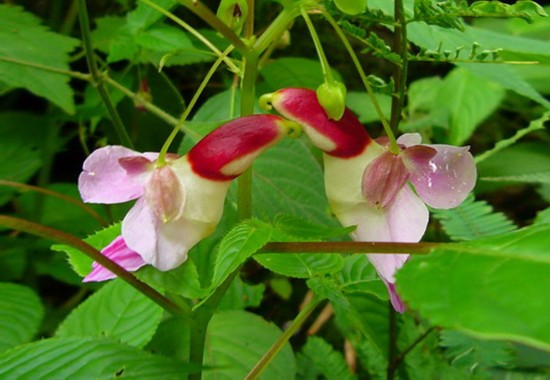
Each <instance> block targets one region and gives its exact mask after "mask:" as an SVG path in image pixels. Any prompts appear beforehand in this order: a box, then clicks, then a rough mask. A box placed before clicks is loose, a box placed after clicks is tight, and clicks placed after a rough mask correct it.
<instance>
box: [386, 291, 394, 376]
mask: <svg viewBox="0 0 550 380" xmlns="http://www.w3.org/2000/svg"><path fill="white" fill-rule="evenodd" d="M388 307H389V313H388V315H389V320H388V323H389V332H388V334H389V339H388V368H387V375H386V379H387V380H393V379H394V376H395V370H396V369H397V367H395V366H394V363H395V358H396V357H397V312H396V311H395V309H394V308H393V306H392V304H391V303H390V302H388Z"/></svg>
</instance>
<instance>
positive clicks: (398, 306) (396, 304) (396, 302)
mask: <svg viewBox="0 0 550 380" xmlns="http://www.w3.org/2000/svg"><path fill="white" fill-rule="evenodd" d="M384 284H385V285H386V288H387V289H388V294H389V295H390V302H391V304H392V306H393V308H394V309H395V311H397V312H398V313H403V312H405V304H404V303H403V301H402V300H401V297H399V294H397V290H396V289H395V285H394V284H392V283H389V282H387V281H384Z"/></svg>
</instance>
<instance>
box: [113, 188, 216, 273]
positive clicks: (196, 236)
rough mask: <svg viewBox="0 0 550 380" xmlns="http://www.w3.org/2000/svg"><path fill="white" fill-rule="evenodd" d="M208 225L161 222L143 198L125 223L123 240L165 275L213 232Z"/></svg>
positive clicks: (183, 219) (186, 222)
mask: <svg viewBox="0 0 550 380" xmlns="http://www.w3.org/2000/svg"><path fill="white" fill-rule="evenodd" d="M213 228H214V227H213V226H212V225H211V224H208V223H202V222H197V221H188V220H187V219H185V218H180V219H177V220H174V221H171V222H168V223H162V222H160V221H159V220H158V219H157V218H156V216H155V215H154V213H153V211H152V209H151V208H150V207H149V206H148V204H147V202H146V201H145V199H144V198H140V199H139V200H138V201H137V202H136V204H135V205H134V207H132V209H131V210H130V211H129V212H128V214H127V215H126V217H125V218H124V221H123V222H122V236H124V239H125V241H126V244H127V245H128V247H130V248H131V249H133V250H134V251H136V252H137V253H138V254H139V255H140V256H141V257H142V258H143V260H144V261H145V262H146V263H147V264H151V265H153V266H154V267H155V268H157V269H160V270H163V271H166V270H170V269H174V268H176V267H178V266H179V265H181V264H182V263H183V262H184V261H185V260H186V259H187V252H188V251H189V249H191V248H192V247H193V246H194V245H195V244H197V243H198V242H199V241H200V240H201V239H202V238H204V237H205V236H207V235H209V234H210V233H211V232H212V231H213Z"/></svg>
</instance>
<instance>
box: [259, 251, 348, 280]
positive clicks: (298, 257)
mask: <svg viewBox="0 0 550 380" xmlns="http://www.w3.org/2000/svg"><path fill="white" fill-rule="evenodd" d="M254 260H256V261H257V262H258V263H259V264H260V265H261V266H263V267H264V268H267V269H269V270H270V271H272V272H275V273H278V274H282V275H284V276H288V277H296V278H310V277H312V276H315V275H319V274H325V273H334V272H337V271H338V270H340V268H342V258H341V257H340V256H339V255H333V254H329V253H326V254H307V253H300V254H297V253H262V254H260V255H256V256H254Z"/></svg>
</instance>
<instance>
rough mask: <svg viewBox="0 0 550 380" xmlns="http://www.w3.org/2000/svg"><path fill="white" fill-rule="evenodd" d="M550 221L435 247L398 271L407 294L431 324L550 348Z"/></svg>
mask: <svg viewBox="0 0 550 380" xmlns="http://www.w3.org/2000/svg"><path fill="white" fill-rule="evenodd" d="M549 246H550V225H547V224H541V225H535V226H532V227H529V228H524V229H522V230H518V231H515V232H512V233H508V234H504V235H498V236H495V237H492V238H487V239H483V240H477V241H472V242H467V243H460V244H456V245H451V246H448V247H442V248H439V249H436V250H435V251H434V252H433V253H432V254H431V255H429V256H427V257H423V258H420V257H413V258H412V259H411V260H410V261H409V262H408V263H407V265H405V266H404V267H403V268H402V269H401V270H400V271H399V272H398V274H397V285H398V290H399V292H400V294H401V295H402V297H403V299H404V300H405V301H406V302H407V303H408V304H409V306H410V307H411V308H412V309H415V310H417V311H418V312H419V313H420V314H421V315H422V316H424V317H425V318H428V319H429V320H430V321H431V322H432V323H433V324H435V325H439V326H443V327H447V328H451V329H456V330H459V331H465V332H469V333H471V334H473V335H477V336H480V337H486V338H492V339H511V340H514V341H517V342H521V343H525V344H528V345H532V346H535V347H538V348H541V349H545V350H550V320H549V319H548V318H546V317H545V316H546V315H547V314H548V305H547V303H546V302H544V300H545V299H546V298H547V296H548V293H549V292H550V254H549V251H548V247H549Z"/></svg>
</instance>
